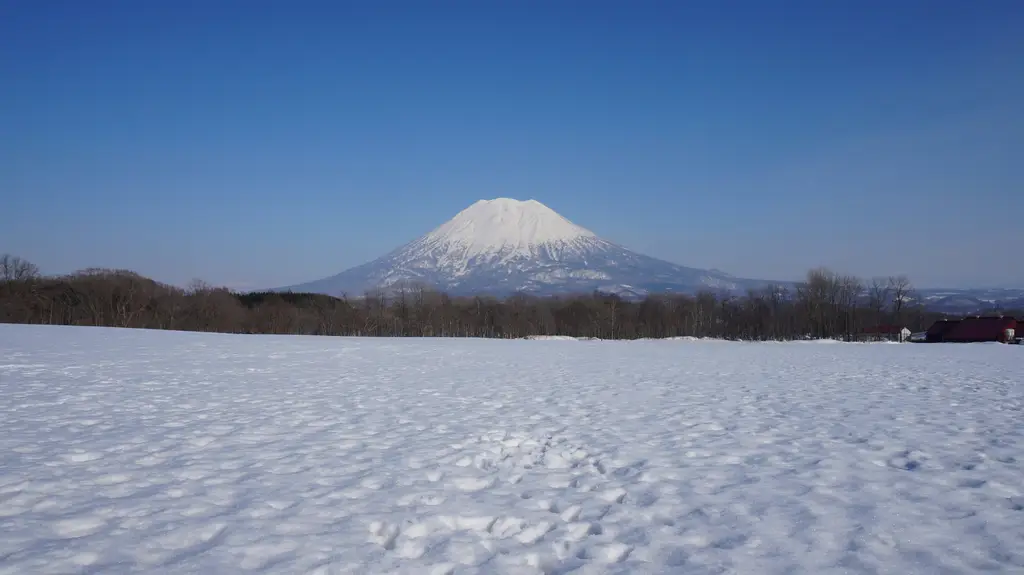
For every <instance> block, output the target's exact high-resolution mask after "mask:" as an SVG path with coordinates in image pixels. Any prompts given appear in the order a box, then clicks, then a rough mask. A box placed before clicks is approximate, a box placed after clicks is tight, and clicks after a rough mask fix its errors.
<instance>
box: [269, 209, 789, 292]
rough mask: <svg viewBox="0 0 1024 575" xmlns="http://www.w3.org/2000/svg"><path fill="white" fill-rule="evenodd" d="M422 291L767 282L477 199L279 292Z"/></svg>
mask: <svg viewBox="0 0 1024 575" xmlns="http://www.w3.org/2000/svg"><path fill="white" fill-rule="evenodd" d="M410 283H413V284H423V285H428V286H431V287H433V288H435V289H439V290H442V291H445V292H448V293H452V294H483V293H486V294H493V295H508V294H512V293H516V292H524V293H530V294H536V295H553V294H559V293H574V292H588V291H593V290H601V291H605V292H611V293H619V294H622V295H626V296H631V295H637V296H638V295H643V294H645V293H648V292H666V291H667V292H682V293H693V292H696V291H698V290H701V289H710V290H725V291H730V292H735V291H740V290H744V289H746V288H747V287H757V286H762V285H767V284H768V283H769V282H763V281H759V280H747V279H741V278H736V277H733V276H731V275H728V274H725V273H722V272H719V271H715V270H702V269H696V268H689V267H685V266H679V265H676V264H673V263H670V262H666V261H663V260H659V259H656V258H652V257H649V256H645V255H643V254H640V253H637V252H634V251H632V250H629V249H627V248H625V247H622V246H620V245H618V244H615V243H612V242H609V241H607V240H604V239H602V238H600V237H598V236H597V234H595V233H593V232H592V231H590V230H588V229H586V228H583V227H580V226H578V225H576V224H574V223H573V222H571V221H569V220H568V219H566V218H564V217H562V216H561V215H559V214H558V213H556V212H555V211H554V210H552V209H550V208H548V207H547V206H545V205H544V204H542V203H540V202H538V201H536V200H528V201H518V200H513V199H508V198H497V199H494V200H480V201H478V202H476V203H474V204H473V205H471V206H469V207H468V208H466V209H464V210H463V211H461V212H459V213H458V214H457V215H456V216H455V217H454V218H452V219H451V220H449V221H447V222H445V223H444V224H442V225H441V226H439V227H437V228H436V229H434V230H433V231H431V232H430V233H428V234H427V235H425V236H423V237H421V238H419V239H416V240H414V241H412V242H410V243H408V244H406V245H404V246H402V247H400V248H398V249H397V250H395V251H393V252H391V253H389V254H387V255H385V256H383V257H381V258H378V259H376V260H373V261H371V262H367V263H365V264H363V265H360V266H357V267H354V268H351V269H349V270H346V271H343V272H341V273H339V274H337V275H334V276H331V277H327V278H324V279H320V280H316V281H312V282H309V283H304V284H299V285H295V286H290V287H287V288H281V289H282V290H292V291H310V292H317V293H326V294H331V295H340V294H348V295H361V294H362V293H364V292H365V291H367V290H371V289H374V288H378V287H380V288H385V289H388V288H392V289H393V288H395V287H397V286H403V285H407V284H410Z"/></svg>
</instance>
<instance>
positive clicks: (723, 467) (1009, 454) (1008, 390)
mask: <svg viewBox="0 0 1024 575" xmlns="http://www.w3.org/2000/svg"><path fill="white" fill-rule="evenodd" d="M0 350H3V353H2V355H0V573H19V574H20V573H104V574H106V573H310V574H313V573H317V574H334V573H359V574H366V573H374V574H377V573H410V574H411V573H438V574H440V573H450V574H461V573H900V574H910V573H928V574H934V573H973V572H978V571H989V570H990V571H996V572H1022V571H1024V473H1022V468H1021V467H1022V466H1021V461H1022V459H1024V453H1022V447H1024V444H1022V440H1021V436H1022V433H1024V413H1022V406H1024V382H1022V380H1021V377H1020V376H1019V375H1018V374H1019V373H1020V365H1022V360H1024V355H1022V353H1020V352H1024V349H1022V348H1018V347H1016V346H1001V345H984V344H983V345H923V344H922V345H909V344H907V345H863V344H849V345H847V344H835V345H823V344H813V343H800V344H746V343H726V342H714V341H644V342H602V341H573V342H563V341H494V340H426V339H344V338H317V337H277V336H230V335H215V334H188V333H175V332H148V331H136V330H115V329H96V328H58V327H46V326H0Z"/></svg>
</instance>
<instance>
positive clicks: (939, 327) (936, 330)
mask: <svg viewBox="0 0 1024 575" xmlns="http://www.w3.org/2000/svg"><path fill="white" fill-rule="evenodd" d="M959 323H960V320H959V319H940V320H938V321H936V322H935V323H933V324H932V326H931V327H929V328H928V331H927V332H926V335H927V337H928V339H929V340H931V339H934V338H938V339H940V340H941V339H942V336H944V335H946V334H947V333H949V332H950V331H952V330H953V328H955V327H956V326H957V325H958V324H959Z"/></svg>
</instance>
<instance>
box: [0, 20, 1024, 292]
mask: <svg viewBox="0 0 1024 575" xmlns="http://www.w3.org/2000/svg"><path fill="white" fill-rule="evenodd" d="M1022 30H1024V2H1021V1H1020V0H985V1H980V0H979V1H972V0H862V1H853V0H832V1H826V2H821V1H818V0H802V1H796V0H793V1H790V0H779V1H775V2H765V1H761V0H724V1H712V0H693V1H689V0H687V1H682V0H664V1H662V2H654V1H650V0H598V1H595V2H586V1H584V0H577V1H569V0H564V1H559V0H553V1H543V2H542V1H540V0H532V1H531V0H525V1H512V0H484V1H483V2H477V1H471V0H463V1H458V2H456V1H447V2H440V1H436V2H432V1H428V0H404V1H402V0H380V1H371V0H358V1H352V2H346V1H344V0H321V1H313V0H296V1H286V0H253V1H242V0H145V1H141V2H139V1H134V0H120V1H111V0H89V1H81V0H65V1H55V0H0V252H10V253H14V254H16V255H20V256H22V257H25V258H27V259H30V260H32V261H34V262H35V263H36V264H38V265H39V266H40V267H41V268H42V269H43V271H44V272H47V273H63V272H70V271H73V270H75V269H80V268H84V267H90V266H102V267H119V268H129V269H133V270H135V271H138V272H140V273H142V274H144V275H148V276H150V277H153V278H155V279H158V280H161V281H166V282H170V283H178V284H182V285H183V284H185V283H187V282H188V281H189V280H190V279H192V278H196V277H198V278H203V279H206V280H208V281H210V282H212V283H215V284H220V285H229V286H231V287H236V288H240V289H245V288H267V287H277V286H281V285H289V284H293V283H298V282H302V281H307V280H313V279H317V278H320V277H323V276H327V275H331V274H334V273H337V272H339V271H341V270H343V269H345V268H348V267H350V266H353V265H357V264H360V263H363V262H365V261H367V260H370V259H373V258H375V257H377V256H380V255H383V254H384V253H386V252H388V251H390V250H391V249H393V248H395V247H398V246H399V245H401V244H403V243H405V242H407V241H409V240H412V239H414V238H416V237H418V236H420V235H422V234H424V233H426V232H428V231H430V230H431V229H432V228H434V227H435V226H437V225H440V224H441V223H443V222H444V221H445V220H447V219H449V218H451V217H452V216H454V215H455V213H457V212H458V211H459V210H461V209H463V208H465V207H467V206H468V205H470V204H471V203H473V202H474V201H476V200H478V199H485V198H493V197H500V196H505V197H513V198H519V199H524V200H525V199H530V198H533V199H537V200H539V201H541V202H543V203H545V204H547V205H548V206H550V207H551V208H553V209H555V210H556V211H558V212H559V213H561V214H562V215H564V216H566V217H568V218H569V219H571V220H573V221H574V222H575V223H577V224H579V225H582V226H584V227H587V228H589V229H591V230H593V231H595V232H596V233H598V234H600V235H601V236H603V237H605V238H607V239H609V240H612V241H616V242H619V243H622V244H624V245H626V246H627V247H630V248H633V249H636V250H638V251H641V252H644V253H647V254H648V255H652V256H655V257H660V258H664V259H667V260H670V261H673V262H676V263H680V264H684V265H690V266H695V267H714V268H718V269H722V270H724V271H727V272H730V273H733V274H736V275H740V276H744V277H756V278H769V279H798V278H799V277H801V276H803V274H804V272H805V271H806V270H807V269H808V268H810V267H813V266H818V265H826V266H829V267H831V268H833V269H835V270H836V271H841V272H845V273H854V274H858V275H860V276H863V277H871V276H874V275H887V274H894V273H907V274H909V275H910V277H911V279H912V280H914V282H915V283H916V284H917V285H918V286H920V287H982V286H1013V287H1024V265H1022V264H1021V256H1020V253H1021V248H1022V247H1024V33H1022V32H1021V31H1022Z"/></svg>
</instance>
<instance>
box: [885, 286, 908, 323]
mask: <svg viewBox="0 0 1024 575" xmlns="http://www.w3.org/2000/svg"><path fill="white" fill-rule="evenodd" d="M888 288H889V293H890V295H891V297H892V315H893V321H894V322H896V323H900V322H902V321H903V317H902V315H903V308H904V307H905V306H906V305H907V302H908V301H910V299H911V293H912V292H913V289H914V288H913V286H912V285H911V284H910V279H909V278H907V276H903V275H900V276H889V284H888Z"/></svg>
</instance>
